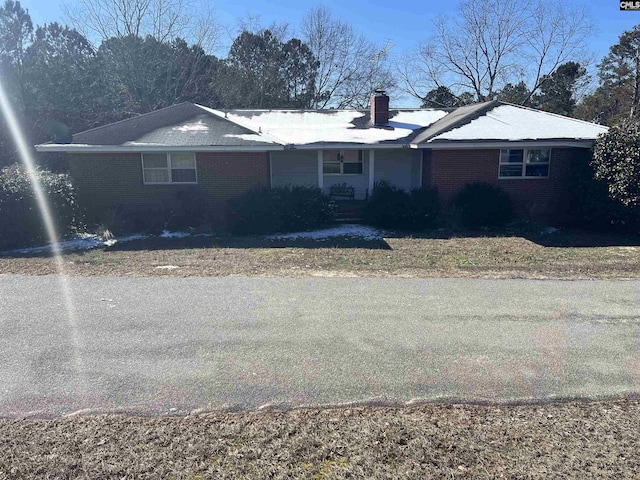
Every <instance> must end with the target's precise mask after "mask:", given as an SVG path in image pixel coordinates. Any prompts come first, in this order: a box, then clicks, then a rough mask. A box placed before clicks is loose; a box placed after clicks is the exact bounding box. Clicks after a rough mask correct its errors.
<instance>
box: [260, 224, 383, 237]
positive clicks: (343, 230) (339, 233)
mask: <svg viewBox="0 0 640 480" xmlns="http://www.w3.org/2000/svg"><path fill="white" fill-rule="evenodd" d="M333 237H349V238H361V239H363V240H380V239H381V238H382V234H381V233H380V232H379V231H378V230H376V229H375V228H371V227H365V226H364V225H351V224H347V225H341V226H340V227H334V228H326V229H324V230H314V231H311V232H295V233H284V234H275V235H269V236H268V237H267V238H270V239H273V240H297V239H305V238H307V239H312V240H326V239H328V238H333Z"/></svg>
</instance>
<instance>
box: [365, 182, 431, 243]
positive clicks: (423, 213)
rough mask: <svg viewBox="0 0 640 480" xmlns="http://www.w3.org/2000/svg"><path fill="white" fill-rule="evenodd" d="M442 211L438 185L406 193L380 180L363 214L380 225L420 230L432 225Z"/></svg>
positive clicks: (368, 219)
mask: <svg viewBox="0 0 640 480" xmlns="http://www.w3.org/2000/svg"><path fill="white" fill-rule="evenodd" d="M439 213H440V201H439V198H438V191H437V190H436V189H435V188H419V189H415V190H412V191H411V192H406V191H404V190H402V189H401V188H398V187H395V186H393V185H391V184H389V183H387V182H379V183H377V184H376V186H375V188H374V190H373V193H372V195H371V198H370V199H369V201H368V202H367V203H366V205H365V208H364V212H363V216H364V220H365V222H367V223H369V224H371V225H374V226H377V227H382V228H397V229H401V230H413V231H418V230H425V229H427V228H433V227H434V226H435V225H436V222H437V220H438V215H439Z"/></svg>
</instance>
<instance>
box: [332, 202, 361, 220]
mask: <svg viewBox="0 0 640 480" xmlns="http://www.w3.org/2000/svg"><path fill="white" fill-rule="evenodd" d="M363 207H364V202H337V205H336V218H335V221H336V223H358V222H361V221H362V209H363Z"/></svg>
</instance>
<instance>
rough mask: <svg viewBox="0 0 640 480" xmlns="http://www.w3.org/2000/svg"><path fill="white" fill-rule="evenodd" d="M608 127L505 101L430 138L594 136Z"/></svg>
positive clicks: (523, 138)
mask: <svg viewBox="0 0 640 480" xmlns="http://www.w3.org/2000/svg"><path fill="white" fill-rule="evenodd" d="M606 131H607V127H603V126H601V125H596V124H594V123H589V122H584V121H582V120H576V119H574V118H569V117H563V116H561V115H556V114H553V113H548V112H542V111H540V110H533V109H530V108H525V107H520V106H515V105H508V104H501V105H498V106H496V107H495V108H493V109H492V110H490V111H488V112H486V113H485V114H484V115H481V116H479V117H478V118H475V119H473V120H471V121H470V122H469V123H467V124H466V125H461V126H460V127H458V128H454V129H452V130H449V131H447V132H445V133H442V134H440V135H436V136H435V137H434V138H432V139H430V140H429V141H428V143H431V142H437V141H440V140H463V141H465V140H466V141H473V140H503V141H518V140H552V139H576V140H594V139H595V138H596V137H597V136H598V135H599V134H601V133H605V132H606Z"/></svg>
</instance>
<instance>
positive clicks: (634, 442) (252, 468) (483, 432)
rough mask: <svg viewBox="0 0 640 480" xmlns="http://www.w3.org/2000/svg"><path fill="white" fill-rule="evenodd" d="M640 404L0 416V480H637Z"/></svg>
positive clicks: (574, 403) (606, 403) (605, 403)
mask: <svg viewBox="0 0 640 480" xmlns="http://www.w3.org/2000/svg"><path fill="white" fill-rule="evenodd" d="M639 427H640V403H639V402H638V401H632V400H620V401H607V402H593V403H580V402H572V403H560V404H546V405H521V406H499V407H497V406H474V405H425V406H420V407H409V408H401V409H393V408H373V407H362V408H347V409H304V410H295V411H290V412H250V413H211V414H206V415H197V416H191V417H188V418H180V417H163V418H142V417H128V416H122V415H105V416H78V417H72V418H63V419H54V420H10V419H0V445H2V451H3V455H2V458H0V478H36V477H37V478H74V479H75V478H78V479H85V478H86V479H89V478H114V479H116V478H117V479H132V478H181V479H182V478H185V479H186V478H189V479H201V478H256V479H262V478H292V477H293V478H317V479H318V478H638V475H640V456H639V455H638V452H639V451H640V437H639V436H638V429H639Z"/></svg>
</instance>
